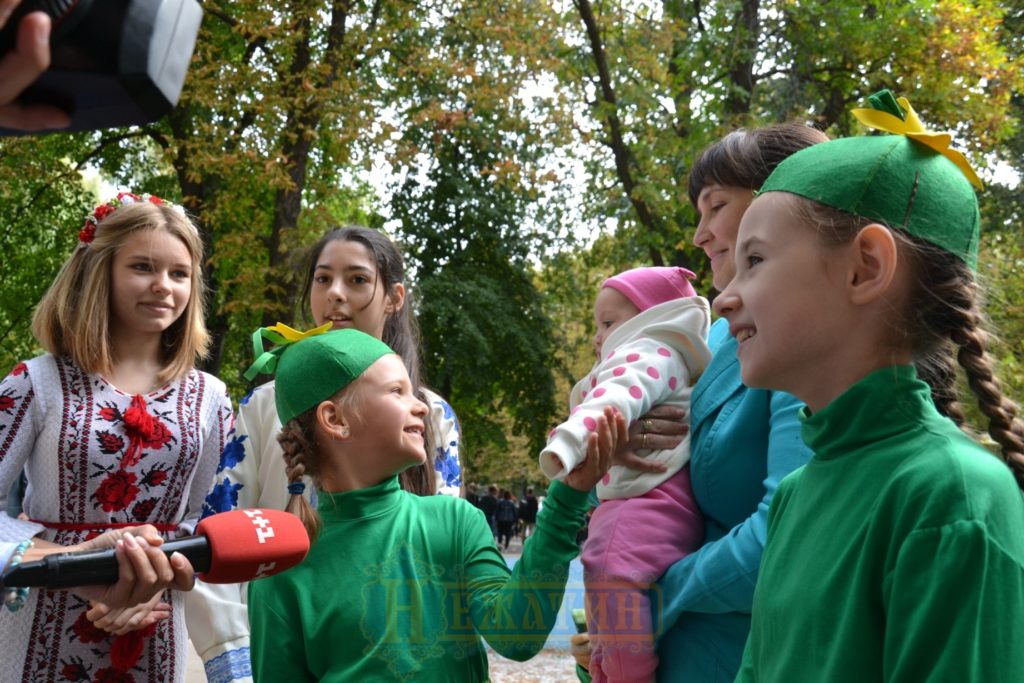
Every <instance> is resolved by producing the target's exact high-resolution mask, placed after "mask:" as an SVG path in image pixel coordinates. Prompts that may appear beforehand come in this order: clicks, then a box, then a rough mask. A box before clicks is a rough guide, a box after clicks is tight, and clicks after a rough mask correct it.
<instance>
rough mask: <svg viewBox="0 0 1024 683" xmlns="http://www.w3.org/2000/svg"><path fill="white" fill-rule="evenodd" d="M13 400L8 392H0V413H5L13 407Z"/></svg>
mask: <svg viewBox="0 0 1024 683" xmlns="http://www.w3.org/2000/svg"><path fill="white" fill-rule="evenodd" d="M14 404H15V400H14V397H13V396H10V395H9V394H0V413H6V412H7V411H8V410H10V409H11V408H13V407H14Z"/></svg>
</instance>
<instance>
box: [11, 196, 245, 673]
mask: <svg viewBox="0 0 1024 683" xmlns="http://www.w3.org/2000/svg"><path fill="white" fill-rule="evenodd" d="M201 264H202V242H201V240H200V237H199V233H198V231H197V230H196V228H195V226H194V225H193V224H192V223H191V222H190V221H189V219H188V218H187V217H186V216H185V214H184V211H183V210H182V209H181V208H180V207H177V206H174V205H172V204H168V203H165V202H163V201H161V200H160V199H159V198H157V197H148V196H141V197H140V196H137V195H133V194H129V193H121V194H120V195H118V198H117V199H115V200H113V201H111V202H109V203H107V204H104V205H101V206H100V207H98V208H97V209H96V210H95V211H94V212H93V213H92V214H91V215H90V216H89V217H88V218H87V220H86V223H85V225H84V226H83V227H82V229H81V231H80V232H79V244H78V245H77V247H76V248H75V251H74V252H73V253H72V255H71V257H70V258H69V259H68V260H67V262H66V263H65V264H64V266H63V267H62V268H61V271H60V273H59V274H58V275H57V278H56V280H54V282H53V284H52V285H51V286H50V289H49V291H48V292H47V293H46V295H45V296H44V297H43V299H42V301H41V302H40V303H39V306H38V307H37V308H36V312H35V316H34V318H33V320H32V331H33V333H34V334H35V337H36V339H37V340H38V341H39V344H40V345H41V346H42V347H43V348H44V349H46V350H47V351H48V353H46V354H45V355H42V356H39V357H36V358H33V359H32V360H29V361H26V362H24V363H19V364H18V365H17V366H16V367H15V368H14V369H13V370H12V371H11V373H10V374H9V375H8V376H7V377H6V378H5V379H4V380H3V382H2V384H0V443H2V453H0V492H6V491H8V490H9V489H10V486H11V483H12V482H13V481H14V479H15V477H17V476H18V474H19V473H20V472H22V470H23V469H24V471H25V473H26V475H27V479H28V488H27V492H26V496H25V501H24V509H25V513H26V515H27V517H28V521H22V520H15V519H12V518H10V517H7V516H3V517H0V540H3V541H15V540H17V539H23V538H26V537H34V536H37V535H38V536H39V539H40V540H38V541H37V543H40V544H43V543H46V544H56V545H59V546H74V545H76V544H80V543H82V542H83V541H86V540H87V539H90V538H92V537H94V536H96V535H98V534H101V533H103V532H108V531H110V532H111V533H115V532H116V530H119V529H124V528H131V527H134V526H136V525H140V524H151V525H153V526H154V527H156V529H157V530H159V532H161V533H162V534H163V535H164V536H166V537H173V536H182V535H187V534H189V533H190V532H191V531H192V530H193V528H194V526H195V523H196V522H197V521H198V520H199V515H200V512H201V510H202V503H203V498H204V496H205V494H206V490H207V488H208V485H209V482H210V481H211V479H212V478H213V473H214V469H215V468H216V466H217V459H218V457H219V455H220V453H221V451H222V450H223V447H224V442H225V435H226V434H227V432H228V430H229V429H230V425H231V404H230V401H229V399H228V397H227V393H226V390H225V387H224V385H223V383H221V382H220V381H219V380H217V379H216V378H214V377H211V376H210V375H207V374H206V373H203V372H200V371H198V370H196V369H195V368H194V366H193V364H194V362H195V360H196V359H197V358H198V357H200V356H202V355H203V354H204V353H205V351H206V347H207V342H208V338H207V332H206V328H205V326H204V324H203V308H204V307H203V279H202V274H201ZM2 502H5V501H0V503H2ZM111 530H114V531H111ZM111 533H108V537H109V536H110V535H111ZM126 538H127V537H126ZM19 547H20V546H19ZM181 560H184V558H181ZM181 560H178V561H176V562H177V563H178V564H179V565H180V563H181ZM185 564H186V565H187V562H186V563H185ZM184 568H185V569H190V568H187V567H184ZM160 569H161V570H162V571H166V569H167V568H166V567H161V568H160ZM22 597H23V600H22V602H23V605H22V606H21V609H20V610H19V611H18V612H17V614H14V615H8V616H7V617H5V621H4V623H5V624H6V625H7V626H6V631H5V633H6V635H5V637H4V647H5V648H6V651H7V656H5V657H4V658H3V663H2V664H0V669H2V670H3V672H4V673H3V675H2V676H0V678H2V679H3V680H14V679H17V680H32V681H35V680H55V679H57V678H60V677H63V678H65V679H67V680H86V679H89V680H99V679H103V680H107V679H111V680H112V679H113V678H118V680H135V681H154V682H155V681H181V680H183V679H184V664H185V653H186V648H185V642H186V639H187V634H186V632H185V628H184V618H183V607H182V603H181V598H180V597H179V596H176V595H175V594H173V593H168V594H164V595H163V598H162V599H163V600H164V601H165V602H164V603H163V604H162V605H161V606H159V609H158V611H157V614H156V615H153V614H151V613H150V612H149V610H150V608H152V607H154V606H157V600H159V599H160V597H161V596H160V595H159V594H157V595H156V596H154V597H153V598H152V600H149V601H148V602H147V603H146V604H144V605H142V606H141V607H140V608H136V609H127V610H111V609H109V607H111V606H110V605H103V604H97V605H94V606H93V608H92V609H91V610H90V604H89V603H88V602H87V601H86V600H84V599H82V598H80V597H78V596H77V595H74V594H72V593H67V592H63V591H50V590H33V591H31V593H29V594H28V595H27V596H22ZM168 614H169V615H170V617H171V618H169V619H157V617H159V616H167V615H168ZM139 626H145V628H143V629H140V630H134V631H130V629H133V628H137V627H139Z"/></svg>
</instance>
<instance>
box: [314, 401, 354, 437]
mask: <svg viewBox="0 0 1024 683" xmlns="http://www.w3.org/2000/svg"><path fill="white" fill-rule="evenodd" d="M316 422H317V424H318V425H319V426H320V429H321V430H322V431H323V433H324V435H325V436H326V437H328V438H330V439H333V440H335V441H343V440H345V439H348V438H349V436H351V434H352V429H351V424H350V422H349V420H348V418H347V417H345V414H344V413H343V412H342V411H341V410H340V409H339V408H338V406H337V405H336V404H335V403H334V401H321V403H320V404H319V405H318V406H317V407H316Z"/></svg>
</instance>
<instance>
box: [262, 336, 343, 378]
mask: <svg viewBox="0 0 1024 683" xmlns="http://www.w3.org/2000/svg"><path fill="white" fill-rule="evenodd" d="M331 326H332V323H330V322H326V323H324V324H323V325H321V326H320V327H314V328H313V329H311V330H306V331H305V332H302V331H300V330H296V329H295V328H293V327H288V326H287V325H285V324H284V323H277V324H276V325H271V326H270V327H261V328H259V329H258V330H256V331H255V332H253V333H252V352H253V355H254V356H256V360H254V361H253V363H252V365H250V366H249V369H248V370H246V371H245V375H244V377H245V378H246V379H247V380H252V379H253V378H254V377H256V375H260V374H267V375H270V374H273V372H274V370H276V369H277V360H278V358H280V357H281V354H282V353H284V350H285V349H286V348H288V347H289V346H291V345H292V344H294V343H295V342H298V341H302V340H303V339H308V338H309V337H315V336H316V335H318V334H323V333H324V332H329V331H330V329H331ZM264 339H268V340H270V341H271V342H273V343H274V344H277V346H275V347H274V348H272V349H270V350H269V351H264V350H263V340H264Z"/></svg>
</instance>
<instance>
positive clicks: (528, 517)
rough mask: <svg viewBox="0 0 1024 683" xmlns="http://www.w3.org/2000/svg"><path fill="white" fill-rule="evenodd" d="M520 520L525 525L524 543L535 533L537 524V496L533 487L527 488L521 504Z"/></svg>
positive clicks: (523, 529)
mask: <svg viewBox="0 0 1024 683" xmlns="http://www.w3.org/2000/svg"><path fill="white" fill-rule="evenodd" d="M519 519H520V520H521V521H522V524H523V528H522V531H523V541H525V540H526V539H528V538H529V537H530V534H532V533H533V527H534V525H535V524H536V523H537V496H535V495H533V487H532V486H528V487H527V488H526V495H525V496H523V500H522V502H521V503H520V504H519Z"/></svg>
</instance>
